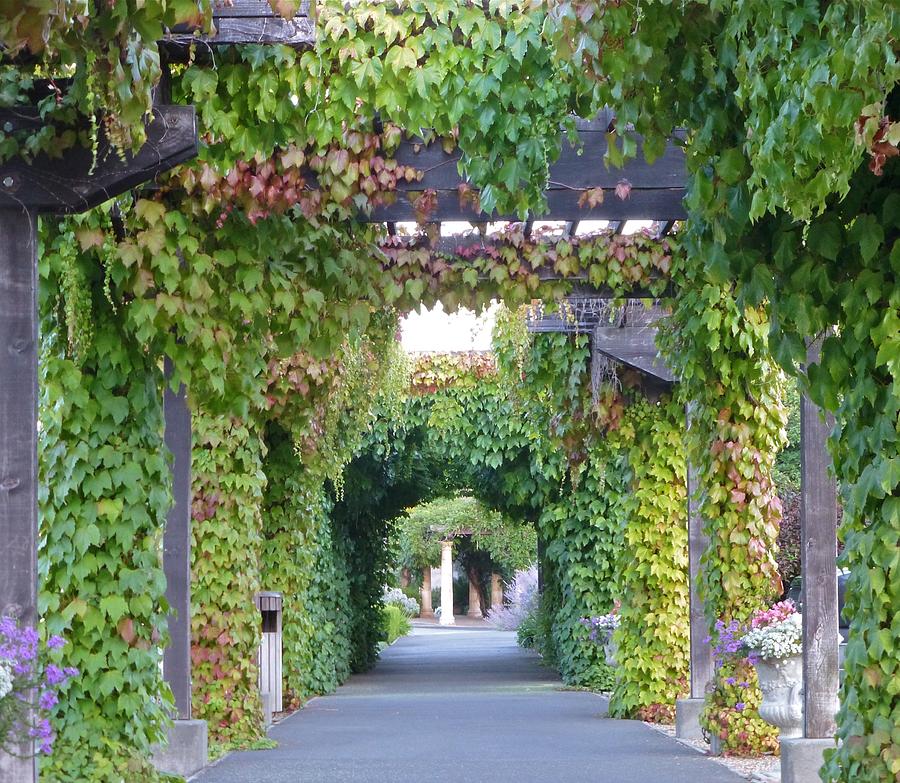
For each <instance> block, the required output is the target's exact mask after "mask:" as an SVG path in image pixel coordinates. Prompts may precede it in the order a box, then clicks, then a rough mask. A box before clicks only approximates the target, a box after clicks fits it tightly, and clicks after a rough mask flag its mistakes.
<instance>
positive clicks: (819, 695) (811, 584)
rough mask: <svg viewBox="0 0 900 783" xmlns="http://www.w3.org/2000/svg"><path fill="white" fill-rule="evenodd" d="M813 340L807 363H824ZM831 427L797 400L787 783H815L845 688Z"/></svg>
mask: <svg viewBox="0 0 900 783" xmlns="http://www.w3.org/2000/svg"><path fill="white" fill-rule="evenodd" d="M820 350H821V341H820V340H816V341H815V342H813V343H812V344H811V345H810V347H809V350H808V352H807V364H808V365H809V364H814V363H816V362H818V361H819V353H820ZM833 426H834V419H833V417H832V416H830V415H823V411H821V410H820V409H819V408H818V407H817V406H816V405H815V404H814V403H813V401H812V400H810V399H809V397H807V396H806V395H803V397H802V399H801V401H800V481H801V490H800V491H801V497H800V502H801V505H800V567H801V574H802V576H803V590H802V599H801V600H802V604H803V615H802V617H803V723H804V730H803V737H802V738H799V739H792V740H782V742H781V778H782V781H784V783H816V782H817V781H818V780H819V770H820V769H821V767H822V764H823V761H824V758H823V753H824V751H825V750H826V749H828V748H829V747H833V745H834V734H835V731H836V726H835V713H836V712H837V709H838V691H839V688H840V665H839V657H838V656H839V647H840V632H839V630H838V626H839V618H838V592H837V565H836V558H837V486H836V483H835V479H834V476H833V475H832V474H831V457H830V455H829V453H828V434H829V433H830V432H831V429H832V427H833Z"/></svg>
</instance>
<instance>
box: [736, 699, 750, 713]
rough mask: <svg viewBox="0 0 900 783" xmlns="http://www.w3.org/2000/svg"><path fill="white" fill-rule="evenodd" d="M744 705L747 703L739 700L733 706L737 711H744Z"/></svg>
mask: <svg viewBox="0 0 900 783" xmlns="http://www.w3.org/2000/svg"><path fill="white" fill-rule="evenodd" d="M746 706H747V705H746V704H744V702H742V701H739V702H738V703H737V704H735V705H734V708H735V709H736V710H737V711H738V712H743V711H744V707H746Z"/></svg>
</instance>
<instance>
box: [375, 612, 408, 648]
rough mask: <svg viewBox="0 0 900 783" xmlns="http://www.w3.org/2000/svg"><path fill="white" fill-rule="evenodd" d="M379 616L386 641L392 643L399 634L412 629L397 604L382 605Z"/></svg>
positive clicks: (404, 633) (403, 634) (406, 632)
mask: <svg viewBox="0 0 900 783" xmlns="http://www.w3.org/2000/svg"><path fill="white" fill-rule="evenodd" d="M381 617H382V623H383V626H382V627H383V628H384V633H385V635H386V636H387V643H388V644H393V643H394V642H396V641H397V639H399V638H400V637H401V636H406V634H408V633H409V632H410V631H411V630H412V623H410V621H409V618H408V617H407V616H406V615H405V614H403V611H402V610H401V609H400V608H399V607H397V606H393V605H391V606H384V607H382V609H381Z"/></svg>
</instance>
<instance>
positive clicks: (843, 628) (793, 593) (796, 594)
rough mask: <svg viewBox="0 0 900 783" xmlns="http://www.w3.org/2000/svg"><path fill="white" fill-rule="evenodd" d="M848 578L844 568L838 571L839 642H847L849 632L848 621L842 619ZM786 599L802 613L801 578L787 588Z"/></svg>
mask: <svg viewBox="0 0 900 783" xmlns="http://www.w3.org/2000/svg"><path fill="white" fill-rule="evenodd" d="M849 578H850V572H849V571H848V570H847V569H845V568H839V569H838V577H837V590H838V630H839V631H840V633H841V640H842V641H845V642H846V641H847V633H848V631H849V630H850V621H849V620H848V619H847V618H845V617H844V593H845V592H846V590H847V580H848V579H849ZM785 597H786V598H788V599H790V600H791V601H793V602H794V605H795V606H796V607H797V609H798V611H800V612H802V611H803V601H802V597H803V577H802V576H795V577H794V579H793V580H792V581H791V586H790V587H789V588H788V591H787V595H786V596H785Z"/></svg>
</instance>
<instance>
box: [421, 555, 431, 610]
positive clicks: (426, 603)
mask: <svg viewBox="0 0 900 783" xmlns="http://www.w3.org/2000/svg"><path fill="white" fill-rule="evenodd" d="M421 598H422V600H421V601H420V602H419V617H434V607H433V606H432V605H431V566H426V567H425V568H423V569H422V595H421Z"/></svg>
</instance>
